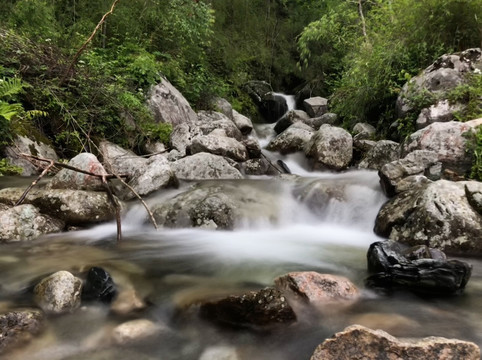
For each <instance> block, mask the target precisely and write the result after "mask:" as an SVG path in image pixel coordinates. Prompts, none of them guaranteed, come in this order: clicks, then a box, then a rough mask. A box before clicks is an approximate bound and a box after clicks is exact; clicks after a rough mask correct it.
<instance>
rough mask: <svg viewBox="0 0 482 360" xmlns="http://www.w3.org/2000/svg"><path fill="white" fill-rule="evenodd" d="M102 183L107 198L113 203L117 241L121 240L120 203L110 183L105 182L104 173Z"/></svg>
mask: <svg viewBox="0 0 482 360" xmlns="http://www.w3.org/2000/svg"><path fill="white" fill-rule="evenodd" d="M102 185H104V188H105V191H106V192H107V196H108V197H109V200H110V201H111V202H112V203H113V204H114V208H115V220H116V224H117V242H120V241H121V240H122V223H121V214H120V213H121V211H120V210H121V209H120V204H119V202H118V201H117V199H116V197H115V196H114V194H112V189H111V188H110V185H109V183H108V182H107V178H106V176H105V175H103V176H102Z"/></svg>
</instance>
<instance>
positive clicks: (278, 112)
mask: <svg viewBox="0 0 482 360" xmlns="http://www.w3.org/2000/svg"><path fill="white" fill-rule="evenodd" d="M258 107H259V111H260V113H261V115H263V118H264V119H265V121H266V122H267V123H270V124H271V123H274V122H276V121H278V120H279V119H280V118H281V117H282V116H283V115H284V114H285V113H286V112H287V111H288V104H287V102H286V99H285V98H284V97H283V96H281V95H279V94H276V93H274V92H268V93H266V94H264V95H263V96H262V99H261V103H260V104H259V105H258Z"/></svg>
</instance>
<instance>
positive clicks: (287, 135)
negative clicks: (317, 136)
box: [266, 123, 313, 154]
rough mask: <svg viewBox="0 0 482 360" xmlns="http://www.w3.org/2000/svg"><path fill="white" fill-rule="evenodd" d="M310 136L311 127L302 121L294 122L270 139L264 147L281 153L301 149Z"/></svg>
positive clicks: (311, 134) (311, 133)
mask: <svg viewBox="0 0 482 360" xmlns="http://www.w3.org/2000/svg"><path fill="white" fill-rule="evenodd" d="M312 136H313V129H312V128H310V127H309V126H308V125H305V124H303V123H296V124H294V125H292V126H290V127H289V128H288V129H286V130H285V131H283V132H282V133H281V134H279V135H278V136H276V137H275V138H274V139H272V140H271V141H270V143H269V144H268V146H267V147H266V149H267V150H269V151H278V152H280V153H281V154H290V153H294V152H298V151H303V149H304V148H305V146H306V144H307V143H308V142H309V141H310V139H311V137H312Z"/></svg>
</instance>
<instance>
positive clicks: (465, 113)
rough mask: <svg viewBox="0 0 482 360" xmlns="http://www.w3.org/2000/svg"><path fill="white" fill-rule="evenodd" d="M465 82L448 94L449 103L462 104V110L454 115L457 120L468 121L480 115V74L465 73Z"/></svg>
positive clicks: (481, 109) (481, 93) (481, 103)
mask: <svg viewBox="0 0 482 360" xmlns="http://www.w3.org/2000/svg"><path fill="white" fill-rule="evenodd" d="M466 76H467V78H466V82H465V83H463V84H460V85H459V86H457V87H456V88H455V89H454V90H452V91H451V92H450V93H449V94H448V98H449V101H450V102H451V103H456V102H459V103H462V104H464V105H465V106H464V110H462V111H461V112H456V113H455V114H454V115H455V117H456V118H457V120H459V121H468V120H473V119H477V118H479V117H482V74H480V72H478V73H471V74H468V75H466Z"/></svg>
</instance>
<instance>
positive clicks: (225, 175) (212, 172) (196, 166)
mask: <svg viewBox="0 0 482 360" xmlns="http://www.w3.org/2000/svg"><path fill="white" fill-rule="evenodd" d="M171 168H172V170H173V171H174V174H175V175H176V177H177V178H179V179H184V180H207V179H242V178H243V175H241V173H240V172H239V170H238V169H236V168H235V167H233V166H232V165H231V163H230V162H229V161H228V160H226V159H225V158H224V157H222V156H219V155H214V154H208V153H197V154H194V155H192V156H187V157H185V158H182V159H180V160H177V161H175V162H173V163H172V164H171Z"/></svg>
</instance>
